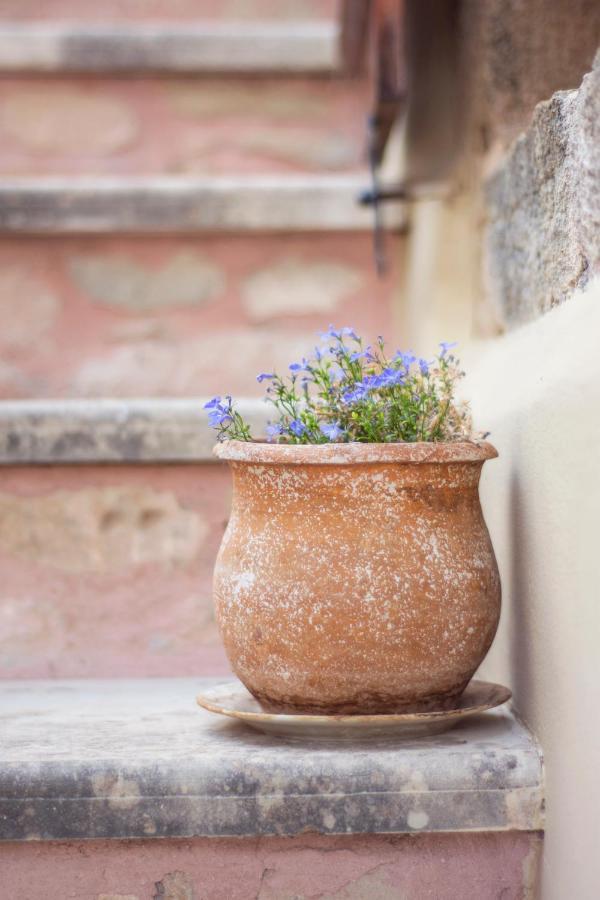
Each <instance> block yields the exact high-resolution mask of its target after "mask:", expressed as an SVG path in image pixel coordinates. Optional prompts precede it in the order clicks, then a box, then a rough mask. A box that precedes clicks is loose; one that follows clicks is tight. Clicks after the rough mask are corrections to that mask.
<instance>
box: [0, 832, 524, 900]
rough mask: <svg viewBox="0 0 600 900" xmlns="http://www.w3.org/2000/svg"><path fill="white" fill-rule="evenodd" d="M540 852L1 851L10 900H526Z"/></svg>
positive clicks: (424, 843) (214, 846)
mask: <svg viewBox="0 0 600 900" xmlns="http://www.w3.org/2000/svg"><path fill="white" fill-rule="evenodd" d="M539 846H540V841H539V838H538V837H537V835H534V834H527V833H520V832H507V833H498V834H492V833H489V834H486V833H479V834H430V835H418V836H412V835H405V836H396V837H388V836H375V835H374V836H365V837H359V836H357V837H351V836H348V837H320V836H303V837H297V838H263V839H240V840H224V839H208V840H206V839H196V840H176V841H170V840H154V841H112V842H111V841H89V842H86V843H77V844H71V843H44V844H37V843H23V844H4V845H2V846H0V866H1V867H2V873H3V874H2V889H3V893H4V896H6V897H7V898H8V897H10V898H11V900H151V898H154V897H155V896H157V887H156V885H157V883H159V882H161V881H162V882H163V885H169V883H170V884H171V886H172V885H173V884H176V885H177V886H178V887H179V892H178V893H175V891H173V892H172V893H166V894H162V893H161V894H159V895H158V896H167V897H170V898H171V900H334V898H335V900H409V898H410V900H525V898H532V897H533V892H532V891H530V889H529V887H527V884H528V883H529V886H531V883H532V879H533V878H534V875H535V869H536V859H537V852H538V850H539ZM175 873H179V874H177V875H176V874H175ZM169 876H171V877H170V878H169Z"/></svg>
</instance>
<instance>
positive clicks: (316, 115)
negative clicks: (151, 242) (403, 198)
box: [0, 77, 367, 176]
mask: <svg viewBox="0 0 600 900" xmlns="http://www.w3.org/2000/svg"><path fill="white" fill-rule="evenodd" d="M366 106H367V97H366V88H365V85H363V84H355V83H352V84H349V83H348V82H342V81H332V80H327V79H320V80H319V79H317V80H298V81H284V82H281V81H277V80H273V79H257V80H254V81H250V82H249V81H248V79H245V80H239V79H219V80H218V81H216V80H214V79H211V78H209V79H206V80H205V79H172V80H171V79H163V80H160V79H156V78H149V79H136V80H131V79H116V78H111V77H107V78H103V79H83V78H57V79H53V80H47V79H46V80H44V81H41V80H40V79H36V78H6V79H3V80H2V81H0V171H1V172H2V173H3V175H4V176H7V175H80V174H111V175H126V174H132V175H143V174H157V175H160V174H170V175H177V174H188V175H189V174H192V175H198V174H208V175H210V174H228V173H231V172H235V173H243V172H250V173H277V172H312V171H322V172H327V171H330V172H334V171H349V170H352V169H356V168H358V167H359V166H360V165H361V164H363V163H364V120H365V116H366V112H365V110H366Z"/></svg>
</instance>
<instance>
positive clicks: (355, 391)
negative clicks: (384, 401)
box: [342, 376, 373, 405]
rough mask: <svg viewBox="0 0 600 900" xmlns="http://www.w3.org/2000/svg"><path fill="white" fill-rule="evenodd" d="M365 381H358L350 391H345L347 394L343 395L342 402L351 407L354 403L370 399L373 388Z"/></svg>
mask: <svg viewBox="0 0 600 900" xmlns="http://www.w3.org/2000/svg"><path fill="white" fill-rule="evenodd" d="M371 377H372V376H371ZM365 381H366V379H365ZM365 381H358V382H356V384H353V385H352V387H351V388H350V390H348V391H345V393H343V394H342V402H343V403H346V404H348V405H351V404H352V403H360V401H361V400H364V399H365V398H366V397H368V396H369V393H370V392H371V390H372V387H373V386H372V385H370V384H366V383H365Z"/></svg>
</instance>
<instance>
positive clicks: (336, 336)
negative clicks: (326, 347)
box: [321, 325, 360, 341]
mask: <svg viewBox="0 0 600 900" xmlns="http://www.w3.org/2000/svg"><path fill="white" fill-rule="evenodd" d="M346 336H348V337H351V338H352V340H354V341H359V340H360V338H359V336H358V335H357V334H356V332H355V331H354V329H353V328H348V326H346V327H345V328H334V327H333V325H330V326H329V328H328V329H327V331H323V332H321V339H322V340H324V341H328V340H331V339H333V340H336V341H341V340H343V338H344V337H346Z"/></svg>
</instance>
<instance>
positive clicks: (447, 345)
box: [440, 341, 458, 358]
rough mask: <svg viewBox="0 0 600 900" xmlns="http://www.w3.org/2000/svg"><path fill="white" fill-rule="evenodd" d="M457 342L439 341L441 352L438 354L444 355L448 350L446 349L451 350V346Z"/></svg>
mask: <svg viewBox="0 0 600 900" xmlns="http://www.w3.org/2000/svg"><path fill="white" fill-rule="evenodd" d="M457 344H458V341H451V342H449V341H441V342H440V347H441V348H442V352H441V353H440V356H441V357H442V358H443V357H444V356H445V355H446V353H447V352H448V350H452V348H453V347H456V345H457Z"/></svg>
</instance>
